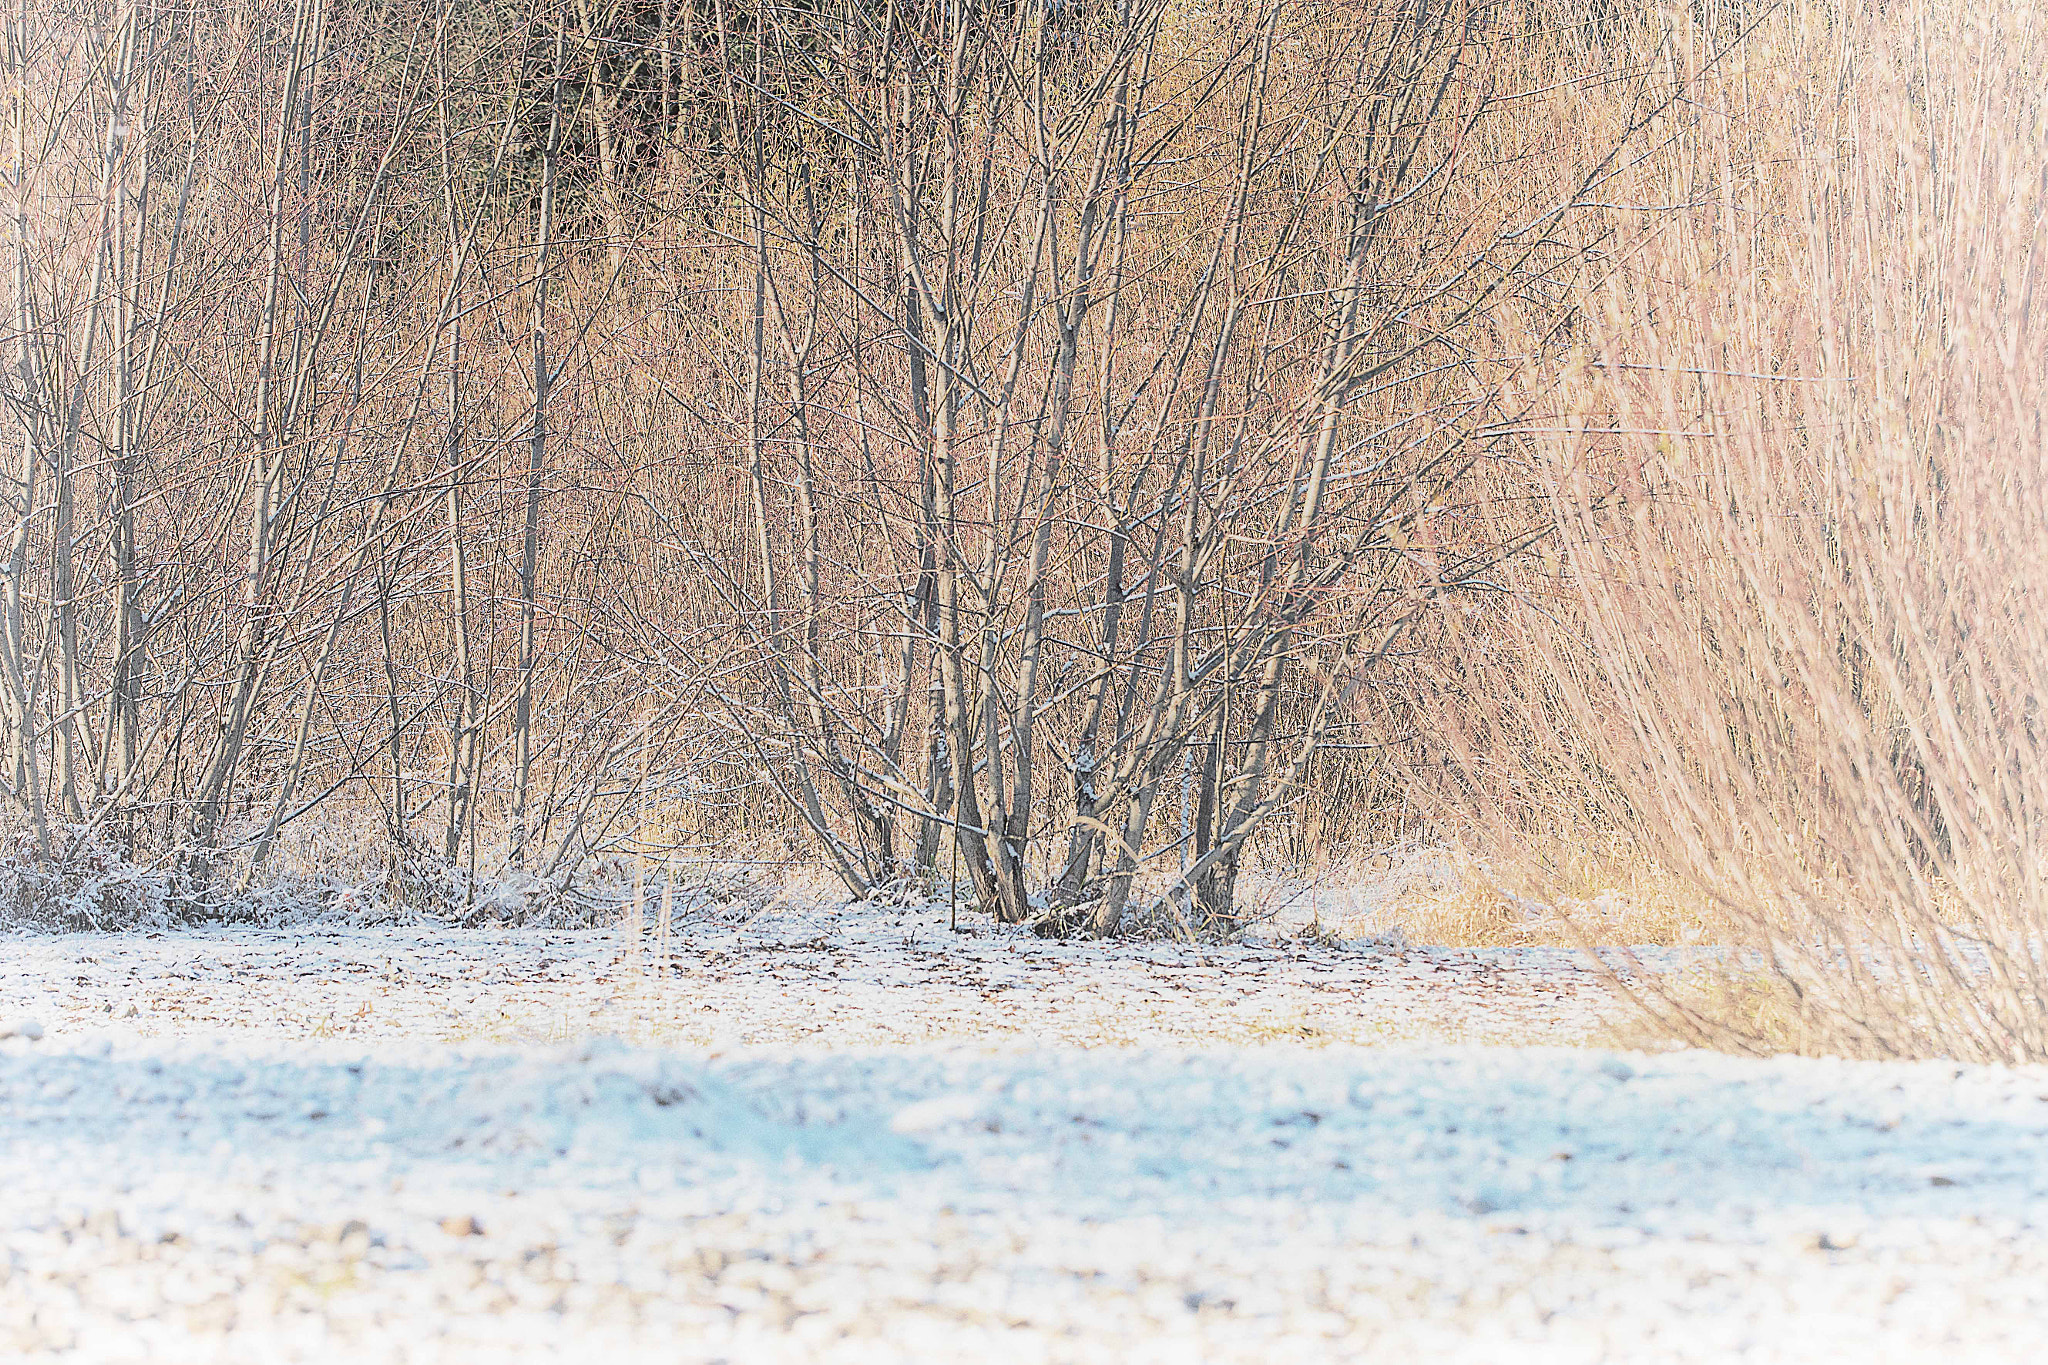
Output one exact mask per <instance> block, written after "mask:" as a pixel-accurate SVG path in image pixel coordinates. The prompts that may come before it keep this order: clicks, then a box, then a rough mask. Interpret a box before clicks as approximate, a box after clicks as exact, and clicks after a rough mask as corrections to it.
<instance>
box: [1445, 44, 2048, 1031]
mask: <svg viewBox="0 0 2048 1365" xmlns="http://www.w3.org/2000/svg"><path fill="white" fill-rule="evenodd" d="M1746 57H1747V59H1748V60H1747V63H1746V64H1736V65H1732V66H1730V67H1729V68H1728V70H1727V71H1726V72H1725V79H1723V80H1721V81H1720V82H1719V83H1718V84H1717V85H1716V87H1715V98H1716V99H1717V100H1718V101H1719V104H1720V107H1721V108H1722V109H1723V110H1724V111H1725V112H1726V114H1727V117H1725V118H1724V119H1721V120H1718V121H1715V122H1713V123H1712V124H1711V125H1709V126H1707V127H1705V128H1703V129H1702V130H1701V132H1700V136H1699V138H1698V140H1697V141H1693V142H1690V143H1689V144H1688V153H1687V156H1686V157H1685V158H1681V159H1674V160H1670V161H1667V162H1666V163H1665V164H1663V165H1662V166H1661V167H1659V168H1658V169H1657V176H1652V177H1648V178H1649V179H1651V180H1654V179H1656V178H1658V177H1661V178H1662V179H1663V180H1664V181H1665V184H1664V186H1663V188H1664V193H1665V199H1666V202H1669V203H1674V204H1683V205H1685V207H1683V208H1674V209H1673V210H1671V211H1670V212H1668V213H1667V214H1665V215H1662V216H1661V217H1660V218H1659V219H1658V220H1657V221H1656V222H1655V223H1654V224H1653V225H1652V226H1651V227H1650V228H1649V229H1648V230H1645V231H1643V232H1642V233H1641V234H1639V235H1638V236H1637V237H1636V238H1635V240H1634V243H1633V245H1632V246H1631V248H1630V250H1629V251H1628V252H1627V253H1626V259H1624V260H1620V261H1618V262H1617V264H1616V266H1615V268H1614V269H1613V270H1612V271H1611V272H1609V273H1608V274H1607V275H1605V276H1604V277H1603V278H1601V279H1599V280H1597V281H1591V282H1589V283H1588V286H1587V288H1586V290H1585V292H1584V294H1583V296H1582V297H1583V298H1584V301H1585V310H1586V326H1585V333H1584V337H1583V342H1582V345H1581V347H1580V352H1579V356H1578V359H1577V362H1576V364H1575V365H1574V366H1573V367H1571V368H1570V369H1568V370H1566V371H1564V372H1563V373H1561V374H1547V375H1541V376H1535V377H1532V380H1531V382H1530V384H1529V385H1528V387H1527V390H1526V394H1525V398H1524V402H1523V409H1522V411H1523V419H1522V424H1521V430H1522V431H1523V432H1524V434H1525V435H1526V437H1527V439H1528V447H1529V450H1530V453H1531V457H1532V472H1533V473H1534V474H1535V475H1536V476H1537V479H1538V482H1539V486H1540V487H1541V488H1542V490H1543V496H1545V497H1546V498H1547V499H1548V501H1549V503H1550V506H1551V507H1552V509H1553V511H1554V515H1555V534H1554V537H1553V538H1552V539H1551V540H1550V541H1548V542H1547V543H1546V544H1545V545H1543V546H1542V552H1541V554H1540V556H1532V557H1531V559H1530V561H1529V562H1528V563H1527V564H1526V565H1524V566H1523V567H1522V570H1521V573H1520V576H1519V577H1518V578H1515V579H1514V580H1513V586H1514V588H1515V589H1516V598H1517V605H1516V606H1515V607H1513V608H1511V609H1503V610H1498V611H1492V610H1489V611H1485V612H1478V613H1475V615H1474V617H1473V619H1471V620H1470V621H1469V622H1467V623H1466V624H1465V626H1464V631H1463V634H1464V639H1463V651H1464V652H1463V656H1462V657H1463V660H1464V665H1465V666H1464V671H1463V672H1462V673H1461V674H1460V679H1459V680H1460V682H1461V684H1462V686H1463V688H1464V689H1465V691H1464V695H1466V696H1470V695H1472V694H1475V693H1476V694H1478V695H1480V696H1484V697H1487V698H1489V699H1490V700H1491V701H1492V702H1493V703H1494V706H1493V707H1492V708H1491V709H1482V708H1477V707H1467V708H1466V709H1464V710H1463V711H1459V710H1456V709H1454V708H1453V707H1451V706H1449V705H1443V706H1441V707H1440V708H1439V709H1438V710H1437V711H1436V712H1435V719H1436V720H1437V722H1438V723H1439V724H1440V725H1441V734H1442V735H1443V736H1445V737H1446V742H1447V743H1448V744H1449V745H1450V746H1451V747H1453V748H1455V749H1456V750H1457V751H1458V753H1459V757H1460V759H1461V762H1460V764H1459V765H1458V772H1459V774H1460V776H1459V777H1458V778H1457V779H1455V780H1452V781H1447V782H1444V783H1441V784H1440V791H1441V792H1442V794H1443V795H1444V796H1445V798H1446V799H1447V801H1449V802H1450V803H1452V804H1462V806H1463V807H1464V808H1465V809H1466V810H1468V811H1472V812H1476V813H1478V814H1479V815H1480V817H1481V818H1482V820H1483V821H1484V822H1485V823H1487V824H1488V825H1489V826H1490V828H1491V829H1492V831H1493V833H1494V839H1495V842H1496V843H1499V844H1506V845H1509V846H1512V845H1513V844H1514V843H1515V842H1516V841H1518V840H1526V839H1528V838H1529V837H1530V835H1531V832H1532V831H1534V832H1536V833H1538V834H1541V833H1542V832H1543V831H1544V830H1545V828H1546V826H1547V827H1548V828H1550V829H1553V830H1554V829H1560V828H1561V829H1565V830H1568V831H1574V832H1575V831H1577V830H1578V829H1581V828H1584V827H1586V826H1587V825H1591V827H1593V828H1596V829H1609V830H1618V831H1621V832H1623V833H1625V834H1626V836H1627V837H1628V839H1629V841H1630V842H1631V844H1632V845H1633V847H1635V848H1637V849H1640V850H1641V854H1642V856H1643V858H1644V859H1645V860H1646V862H1647V863H1648V864H1649V865H1653V866H1655V867H1657V868H1660V869H1663V873H1662V878H1663V879H1668V882H1669V883H1670V884H1672V885H1674V886H1676V887H1679V888H1681V890H1679V891H1677V892H1674V893H1670V895H1669V897H1668V898H1669V899H1670V900H1671V901H1672V902H1673V903H1674V904H1684V903H1687V902H1690V903H1692V904H1695V905H1699V906H1707V907H1712V909H1713V915H1712V916H1711V917H1708V916H1702V917H1701V918H1702V919H1703V920H1705V919H1707V918H1712V919H1714V920H1717V921H1718V922H1719V923H1720V924H1721V925H1723V926H1725V928H1726V934H1725V936H1724V937H1721V938H1720V941H1722V942H1724V943H1726V944H1727V945H1728V946H1729V947H1730V948H1731V949H1733V950H1735V951H1734V952H1733V953H1732V954H1731V956H1730V958H1729V963H1730V966H1729V967H1728V969H1727V971H1726V972H1725V973H1723V974H1722V975H1721V976H1720V977H1719V978H1718V979H1716V980H1713V981H1710V982H1707V983H1704V984H1698V983H1680V982H1672V983H1664V984H1661V985H1657V986H1655V987H1653V988H1652V989H1651V990H1650V991H1649V993H1648V995H1647V996H1646V998H1645V1004H1646V1006H1648V1007H1649V1008H1650V1009H1651V1010H1652V1011H1653V1012H1654V1013H1655V1015H1656V1017H1657V1018H1658V1019H1660V1020H1661V1021H1662V1023H1663V1025H1664V1026H1665V1027H1667V1028H1668V1029H1670V1030H1671V1031H1673V1032H1674V1033H1676V1034H1677V1035H1678V1036H1681V1037H1684V1038H1687V1039H1689V1040H1691V1041H1697V1042H1708V1043H1713V1044H1715V1045H1720V1046H1729V1047H1736V1048H1741V1049H1746V1050H1753V1051H1763V1052H1769V1051H1778V1050H1783V1049H1785V1048H1788V1047H1789V1048H1796V1049H1798V1050H1806V1051H1812V1050H1822V1051H1834V1052H1846V1053H1856V1054H1866V1055H1876V1056H1911V1055H1927V1054H1935V1055H1946V1056H1955V1057H1959V1058H1967V1059H1971V1060H2003V1061H2013V1062H2019V1061H2038V1060H2042V1059H2044V1058H2048V961H2044V958H2043V952H2044V946H2048V858H2044V854H2048V844H2044V837H2043V836H2044V833H2048V824H2044V820H2048V743H2044V738H2043V735H2042V732H2041V729H2040V723H2041V722H2040V715H2039V698H2040V697H2041V696H2042V695H2044V690H2048V627H2044V625H2043V621H2044V619H2048V612H2044V609H2043V603H2042V600H2041V594H2042V592H2043V585H2044V584H2048V560H2044V556H2048V450H2044V443H2043V429H2042V414H2043V412H2044V411H2048V389H2044V375H2048V325H2044V318H2043V316H2042V309H2041V308H2040V307H2039V304H2038V301H2037V298H2036V296H2037V293H2038V290H2039V283H2038V281H2039V277H2040V274H2041V261H2040V257H2041V255H2042V251H2043V243H2044V242H2048V176H2044V174H2043V169H2042V168H2043V159H2044V153H2043V148H2044V145H2048V136H2044V133H2048V102H2044V97H2043V94H2042V90H2041V86H2040V83H2039V80H2038V72H2039V71H2040V70H2041V69H2043V66H2044V62H2048V35H2044V33H2043V32H2042V29H2041V25H2040V23H2039V21H2038V19H2037V17H2036V16H2035V15H2034V14H2032V13H2031V12H2030V11H2013V12H1998V13H1993V12H1989V11H1985V12H1979V11H1976V10H1974V9H1971V10H1958V11H1953V12H1951V11H1948V10H1944V9H1938V8H1936V7H1932V6H1897V5H1895V6H1892V7H1890V8H1889V9H1888V10H1886V11H1884V12H1882V13H1875V12H1862V11H1856V10H1851V11H1849V12H1836V11H1828V10H1822V9H1819V8H1808V7H1794V8H1792V9H1788V10H1787V11H1785V12H1784V15H1783V17H1782V19H1781V20H1779V21H1775V22H1774V23H1773V25H1772V26H1771V27H1769V28H1767V29H1766V30H1765V31H1763V32H1761V33H1760V34H1759V36H1758V38H1757V41H1756V43H1755V45H1754V46H1753V47H1752V48H1751V49H1750V50H1749V51H1748V52H1747V53H1746ZM1851 77H1853V79H1850V78H1851ZM1641 188H1642V189H1643V190H1644V191H1646V192H1647V191H1649V190H1650V189H1652V188H1654V186H1653V185H1651V184H1648V183H1646V184H1644V185H1643V186H1642V187H1641ZM1514 870H1515V871H1516V872H1517V873H1518V874H1520V875H1518V876H1517V877H1516V878H1515V879H1514V885H1515V886H1516V888H1517V891H1518V893H1519V894H1522V895H1525V896H1529V897H1530V898H1532V899H1544V900H1553V901H1557V902H1558V903H1560V904H1561V903H1562V901H1561V900H1559V897H1560V896H1568V894H1569V893H1568V892H1566V891H1563V890H1561V889H1560V888H1562V887H1568V886H1570V884H1571V883H1572V882H1573V880H1574V875H1575V874H1574V873H1573V870H1572V867H1571V860H1565V862H1563V863H1562V864H1558V865H1553V866H1545V865H1543V863H1542V860H1534V861H1533V862H1531V863H1530V864H1529V865H1528V866H1525V867H1521V868H1517V869H1514Z"/></svg>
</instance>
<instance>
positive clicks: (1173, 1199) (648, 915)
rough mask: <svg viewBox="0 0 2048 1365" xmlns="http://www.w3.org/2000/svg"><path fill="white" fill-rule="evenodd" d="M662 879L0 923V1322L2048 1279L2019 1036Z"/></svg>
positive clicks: (992, 1318)
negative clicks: (1651, 1001) (1667, 1042)
mask: <svg viewBox="0 0 2048 1365" xmlns="http://www.w3.org/2000/svg"><path fill="white" fill-rule="evenodd" d="M660 906H661V898H660V897H659V896H653V897H649V896H646V895H644V894H643V895H642V896H641V897H639V898H638V900H637V902H629V903H628V904H627V906H626V907H625V911H626V923H623V924H620V925H616V926H614V927H612V928H610V929H605V930H583V931H568V930H540V929H515V928H509V927H496V928H467V929H465V928H448V927H394V926H389V925H386V926H382V927H366V926H361V925H350V924H342V923H334V922H328V923H323V924H307V925H300V926H298V927H294V928H290V929H265V928H261V927H254V926H248V925H240V926H213V927H209V928H204V929H181V930H165V931H151V932H147V933H139V934H126V935H111V934H90V933H86V934H64V935H40V936H34V937H17V938H14V939H11V940H9V941H7V942H5V943H4V944H0V952H4V954H5V956H4V959H0V960H4V963H5V970H4V972H0V1019H22V1020H32V1021H33V1022H34V1023H35V1024H36V1025H37V1027H36V1028H34V1029H27V1028H16V1029H12V1030H9V1031H10V1032H11V1033H12V1035H13V1036H11V1037H7V1038H0V1187H4V1188H5V1189H6V1190H7V1191H8V1197H7V1198H6V1199H5V1200H0V1247H4V1248H5V1251H4V1254H0V1356H4V1357H8V1358H15V1357H20V1358H38V1357H44V1356H59V1355H61V1356H63V1357H64V1358H67V1359H76V1360H87V1361H92V1360H137V1359H150V1360H164V1361H208V1362H211V1361H217V1360H223V1359H262V1360H268V1361H329V1360H343V1359H349V1360H354V1359H375V1360H380V1361H381V1360H389V1361H474V1360H478V1359H491V1360H505V1361H515V1362H516V1361H539V1360H587V1359H592V1358H601V1359H611V1360H616V1361H618V1362H622V1365H623V1362H637V1361H649V1362H653V1361H660V1362H674V1361H682V1362H709V1361H712V1360H719V1359H723V1360H726V1361H747V1362H761V1363H762V1365H776V1363H777V1362H799V1361H801V1362H813V1361H816V1362H855V1361H902V1360H911V1359H919V1360H924V1359H929V1360H957V1359H968V1358H975V1357H986V1358H991V1359H1001V1360H1005V1361H1010V1360H1017V1361H1048V1362H1050V1361H1075V1362H1091V1361H1104V1362H1110V1361H1115V1362H1125V1361H1156V1362H1183V1361H1189V1360H1203V1361H1225V1362H1229V1361H1246V1362H1252V1361H1260V1362H1263V1361H1270V1360H1274V1359H1288V1360H1296V1361H1306V1362H1321V1361H1350V1360H1358V1359H1376V1358H1377V1359H1408V1358H1414V1357H1416V1356H1418V1355H1424V1354H1426V1355H1428V1356H1429V1357H1431V1358H1435V1359H1442V1360H1445V1361H1452V1362H1473V1363H1474V1365H1478V1362H1486V1365H1494V1363H1495V1362H1502V1361H1518V1360H1592V1359H1628V1360H1658V1361H1665V1360H1670V1361H1693V1360H1697V1361H1725V1360H1731V1359H1744V1360H1784V1361H1811V1360H1828V1359H1853V1360H1857V1361H1876V1362H1885V1361H1915V1360H1922V1359H1925V1358H1927V1356H1928V1354H1929V1353H1930V1352H1932V1351H1936V1350H1939V1351H1941V1352H1942V1353H1943V1356H1944V1358H1946V1359H1953V1360H1970V1359H1973V1358H1975V1359H1985V1360H2002V1359H2015V1358H2020V1357H2021V1356H2023V1355H2024V1353H2025V1352H2026V1351H2028V1350H2030V1349H2031V1342H2032V1341H2033V1339H2034V1338H2033V1334H2034V1333H2035V1331H2036V1330H2037V1326H2038V1323H2039V1322H2040V1321H2041V1320H2042V1318H2043V1315H2044V1314H2048V1288H2044V1286H2048V1161H2044V1160H2043V1159H2042V1158H2043V1156H2044V1154H2048V1100H2044V1099H2043V1096H2044V1095H2048V1077H2043V1076H2041V1075H2037V1074H2034V1073H2029V1072H2025V1071H1995V1070H1986V1069H1971V1068H1956V1067H1950V1066H1934V1065H1874V1064H1848V1063H1825V1062H1810V1061H1781V1062H1774V1063H1756V1062H1744V1061H1738V1060H1734V1059H1730V1058H1725V1057H1717V1056H1712V1055H1708V1054H1699V1053H1665V1054H1659V1055H1642V1054H1633V1055H1625V1056H1624V1055H1618V1054H1613V1053H1606V1052H1600V1051H1596V1050H1590V1049H1586V1048H1583V1047H1560V1046H1556V1045H1557V1044H1576V1043H1582V1042H1583V1041H1584V1040H1585V1039H1587V1038H1588V1037H1595V1036H1598V1035H1599V1034H1600V1032H1601V1031H1602V1030H1603V1029H1605V1028H1607V1027H1609V1026H1610V1025H1611V1024H1612V1023H1613V1021H1614V1020H1615V1019H1617V1018H1618V1017H1619V1007H1618V1004H1617V1002H1616V1001H1615V1000H1614V999H1613V997H1612V996H1611V995H1610V994H1609V993H1608V991H1607V990H1606V988H1605V987H1604V986H1603V985H1602V984H1601V981H1600V978H1599V977H1598V975H1597V973H1595V972H1594V971H1592V970H1591V969H1590V968H1589V966H1588V965H1587V964H1586V963H1584V961H1583V960H1582V959H1580V958H1578V957H1577V956H1576V955H1575V954H1573V953H1570V952H1567V951H1563V950H1556V949H1483V950H1448V949H1427V948H1413V947H1409V948H1400V947H1396V946H1391V945H1387V944H1380V945H1378V946H1373V945H1367V944H1361V943H1359V942H1353V941H1344V940H1341V939H1334V938H1320V939H1319V938H1308V937H1285V936H1278V935H1275V934H1273V932H1272V930H1271V928H1270V927H1269V928H1268V929H1267V930H1266V931H1263V932H1262V934H1254V935H1250V936H1248V938H1247V940H1246V941H1240V942H1235V943H1198V944H1194V945H1187V944H1181V943H1169V942H1161V941H1122V942H1114V943H1107V944H1103V943H1094V942H1072V941H1070V942H1058V941H1048V940H1044V939H1040V938H1037V937H1036V936H1034V935H1032V934H1030V933H1029V932H1024V931H1007V930H1002V929H1000V928H999V927H997V926H995V925H994V924H992V923H990V922H989V921H988V920H986V919H983V918H980V917H978V916H971V915H969V916H963V917H962V918H961V920H960V922H959V928H960V930H961V932H954V931H953V928H952V927H951V925H950V924H949V916H948V911H947V907H946V906H944V905H930V904H901V905H884V904H867V905H853V906H849V905H846V904H844V903H842V902H837V901H833V900H830V899H828V898H826V897H823V896H816V897H806V896H799V895H788V896H785V897H784V898H783V899H780V900H773V899H760V898H758V897H756V896H755V895H753V894H752V893H748V892H745V891H738V892H735V893H734V894H732V895H729V896H725V897H723V898H720V897H718V896H713V895H704V896H700V897H696V898H694V899H689V900H684V899H682V898H679V897H678V896H676V895H674V894H673V893H671V895H670V896H669V897H668V915H667V916H666V929H665V931H664V928H663V920H662V917H661V915H660V913H659V912H660ZM636 907H637V908H636ZM636 916H637V922H638V925H639V928H638V929H637V931H636V930H635V929H634V928H633V927H632V926H633V923H634V921H635V918H636ZM1502 1043H1512V1044H1517V1045H1518V1046H1514V1047H1502V1046H1498V1044H1502ZM1479 1044H1493V1045H1492V1046H1479Z"/></svg>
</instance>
